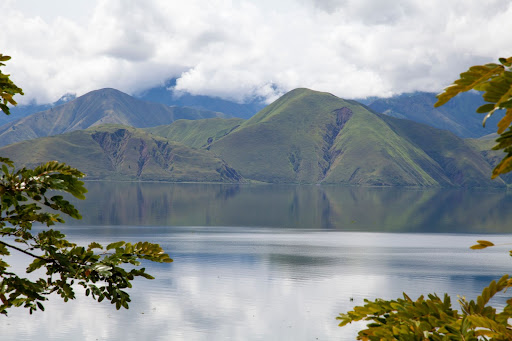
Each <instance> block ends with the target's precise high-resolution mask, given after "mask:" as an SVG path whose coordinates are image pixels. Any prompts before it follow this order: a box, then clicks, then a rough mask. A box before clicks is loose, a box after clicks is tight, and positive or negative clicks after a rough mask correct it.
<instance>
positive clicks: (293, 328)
mask: <svg viewBox="0 0 512 341" xmlns="http://www.w3.org/2000/svg"><path fill="white" fill-rule="evenodd" d="M88 187H89V189H90V192H89V195H88V199H87V200H86V201H85V202H81V203H80V204H79V205H80V206H79V208H80V210H81V212H82V213H83V214H84V219H83V221H81V222H79V223H78V224H67V225H65V226H63V227H62V229H63V231H64V232H65V233H66V234H67V235H68V237H69V238H70V239H71V240H73V241H75V242H78V243H80V244H84V245H85V244H87V243H88V242H89V241H91V240H96V241H100V242H102V243H109V242H112V241H117V240H125V241H139V240H148V241H152V242H157V243H160V244H161V245H162V246H163V248H164V249H165V250H166V251H167V252H168V253H169V254H170V255H171V256H172V257H173V258H174V260H175V262H174V263H171V264H152V263H149V262H148V263H147V264H145V266H146V267H147V268H148V272H149V273H151V274H153V275H154V276H155V277H156V279H155V280H153V281H148V280H138V281H136V283H135V285H134V288H133V290H132V292H131V295H132V303H131V306H130V310H127V311H126V310H121V311H116V310H115V308H114V307H113V306H110V305H109V304H106V303H105V302H102V303H101V304H98V303H96V302H94V301H92V300H91V299H88V298H84V297H81V296H80V295H79V296H80V297H79V299H77V300H76V301H73V302H69V303H62V302H61V301H60V298H59V297H52V298H51V300H50V302H49V303H47V304H46V312H44V313H41V312H37V313H35V315H33V316H29V315H28V312H26V311H24V310H12V311H11V313H10V316H9V318H7V319H6V318H0V328H1V331H2V340H4V339H5V340H35V339H37V340H70V339H73V340H144V339H152V340H317V339H318V340H333V339H338V340H354V339H355V335H356V332H357V328H358V327H359V326H348V327H344V328H339V327H337V322H336V320H335V317H336V316H337V315H338V314H339V313H340V312H345V311H347V310H349V309H350V308H352V307H353V306H354V305H357V304H362V303H363V299H365V298H367V299H375V298H377V297H381V298H387V299H392V298H397V297H400V296H401V294H402V292H403V291H405V292H407V293H408V294H409V295H410V296H411V297H414V298H416V297H417V296H418V295H421V294H427V293H430V292H437V293H439V294H443V293H445V292H447V293H450V294H451V295H453V298H454V300H455V299H456V295H457V294H460V295H465V296H467V297H475V296H476V295H477V293H479V292H480V291H481V290H482V288H483V287H485V286H486V285H487V284H488V283H489V282H490V281H491V280H492V279H497V278H499V277H501V275H502V274H504V273H506V272H508V271H509V269H510V264H511V263H510V257H509V256H508V247H507V246H501V247H496V248H491V249H488V250H483V251H471V250H469V248H468V247H469V246H470V245H472V244H474V242H475V240H477V239H480V238H485V239H491V240H493V241H495V242H497V243H508V242H509V241H510V236H509V235H508V234H507V233H508V232H509V227H508V226H509V225H510V224H507V221H508V222H510V221H511V220H510V218H512V217H510V216H509V215H510V211H511V210H510V209H507V208H510V203H511V202H510V195H509V194H508V193H507V192H467V191H457V190H449V191H420V190H410V189H402V190H400V189H380V188H339V187H321V186H232V185H227V186H222V185H196V184H182V185H172V184H151V183H148V184H128V183H107V184H105V183H89V184H88ZM489 234H492V235H489ZM23 262H24V259H22V258H20V257H17V258H16V259H15V260H14V263H15V266H17V267H20V266H22V265H23ZM351 299H352V300H351ZM504 300H505V296H500V297H498V298H497V299H496V301H495V304H497V305H503V302H504ZM454 303H455V305H456V302H454Z"/></svg>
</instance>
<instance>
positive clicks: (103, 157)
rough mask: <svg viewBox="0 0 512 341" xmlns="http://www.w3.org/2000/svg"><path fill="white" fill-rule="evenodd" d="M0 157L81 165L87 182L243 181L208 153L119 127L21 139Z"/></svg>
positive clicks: (19, 161) (21, 161)
mask: <svg viewBox="0 0 512 341" xmlns="http://www.w3.org/2000/svg"><path fill="white" fill-rule="evenodd" d="M0 155H2V156H4V157H10V158H13V159H15V160H16V163H17V164H19V165H23V166H33V165H37V164H40V163H41V162H44V161H48V160H58V161H61V162H65V163H67V164H69V165H71V166H73V167H80V169H81V170H82V171H83V172H84V173H85V174H86V175H87V179H107V180H164V181H174V182H182V181H193V182H196V181H197V182H240V181H242V178H241V176H240V175H239V174H238V172H236V171H235V170H233V169H232V168H230V167H229V166H228V165H227V164H226V163H225V162H224V161H222V160H221V159H219V158H216V157H215V156H213V155H212V154H211V153H209V152H208V151H205V150H197V149H192V148H189V147H187V146H184V145H182V144H179V143H176V142H172V141H169V140H167V139H164V138H159V137H156V136H151V135H149V134H148V133H146V132H144V131H142V130H140V129H135V128H132V127H127V126H121V125H102V126H98V127H93V128H90V129H87V130H79V131H74V132H71V133H66V134H62V135H57V136H51V137H44V138H38V139H35V140H30V141H23V142H19V143H15V144H12V145H9V146H6V147H3V148H1V149H0Z"/></svg>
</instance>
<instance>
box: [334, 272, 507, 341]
mask: <svg viewBox="0 0 512 341" xmlns="http://www.w3.org/2000/svg"><path fill="white" fill-rule="evenodd" d="M510 286H512V279H511V278H509V276H508V275H505V276H503V277H502V278H501V279H500V280H499V281H498V282H496V281H492V282H491V284H490V285H489V286H488V287H486V288H485V289H484V290H483V291H482V294H481V295H480V296H478V298H477V300H476V301H473V300H471V301H467V300H466V299H465V298H461V299H459V303H460V310H461V312H459V311H457V310H455V309H453V308H452V305H451V299H450V297H449V296H448V294H445V295H444V298H443V299H441V298H439V297H438V296H437V295H435V294H430V295H428V299H425V298H424V297H423V296H420V297H419V298H418V299H417V300H416V301H413V300H412V299H411V298H409V296H407V295H406V294H405V293H404V298H403V299H397V300H391V301H385V300H381V299H377V300H375V301H373V302H371V301H369V300H365V305H364V306H362V307H361V306H358V307H355V308H354V310H352V311H349V312H348V313H346V314H340V316H338V317H337V320H340V321H341V322H340V324H339V326H340V327H341V326H345V325H347V324H349V323H351V322H354V321H360V320H365V321H372V323H370V324H368V325H367V327H368V328H367V329H364V330H361V331H360V332H359V334H358V337H357V339H358V340H436V341H438V340H439V341H441V340H512V329H511V328H510V326H509V324H508V319H509V318H512V299H510V300H508V301H507V306H506V308H505V309H504V310H503V311H502V312H501V313H497V312H496V309H495V308H493V307H491V306H489V305H488V303H489V300H490V299H491V298H492V297H493V296H494V295H496V293H498V292H501V291H503V290H505V289H507V288H508V287H510Z"/></svg>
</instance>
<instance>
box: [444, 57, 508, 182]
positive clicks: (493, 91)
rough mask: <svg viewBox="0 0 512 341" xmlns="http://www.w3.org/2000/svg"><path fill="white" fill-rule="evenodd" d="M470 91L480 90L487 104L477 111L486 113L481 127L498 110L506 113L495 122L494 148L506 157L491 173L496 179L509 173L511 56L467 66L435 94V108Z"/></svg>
mask: <svg viewBox="0 0 512 341" xmlns="http://www.w3.org/2000/svg"><path fill="white" fill-rule="evenodd" d="M470 90H477V91H481V92H482V97H483V99H484V100H485V101H486V102H489V103H487V104H484V105H482V106H480V107H479V108H478V109H476V112H477V113H481V114H486V115H485V117H484V119H483V122H482V124H483V125H484V126H485V122H486V120H487V119H488V118H489V117H491V115H492V114H494V113H495V112H496V111H497V110H504V111H505V115H504V117H503V118H502V119H501V120H500V121H499V122H498V129H497V133H498V134H500V137H499V138H498V139H497V140H496V142H498V144H497V145H496V146H495V147H494V148H493V149H494V150H501V149H503V151H504V152H505V153H507V154H506V155H505V156H504V157H503V159H502V160H501V162H500V163H499V164H498V165H497V166H496V167H495V168H494V170H493V173H492V178H496V177H497V176H499V175H500V174H505V173H507V172H510V171H511V170H512V128H510V124H511V123H512V57H509V58H500V59H499V64H497V63H489V64H485V65H475V66H472V67H470V68H469V70H467V71H465V72H463V73H461V74H460V78H459V79H457V80H456V81H455V82H454V83H453V84H452V85H450V86H449V87H447V88H446V89H445V90H444V92H442V93H440V94H439V95H437V98H438V101H437V103H436V104H435V105H434V106H436V107H439V106H441V105H443V104H445V103H446V102H448V101H449V100H450V99H452V98H453V97H455V96H456V95H458V94H459V93H461V92H465V91H470ZM507 128H509V129H508V130H507Z"/></svg>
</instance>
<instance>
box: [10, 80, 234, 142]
mask: <svg viewBox="0 0 512 341" xmlns="http://www.w3.org/2000/svg"><path fill="white" fill-rule="evenodd" d="M212 117H227V116H226V115H225V114H222V113H218V112H213V111H209V110H203V109H196V108H188V107H169V106H166V105H163V104H158V103H150V102H145V101H142V100H139V99H136V98H134V97H132V96H129V95H127V94H125V93H123V92H121V91H118V90H115V89H100V90H95V91H91V92H89V93H87V94H85V95H83V96H80V97H78V98H76V99H74V100H72V101H69V102H67V103H64V104H62V105H59V106H57V107H54V108H51V109H48V110H46V111H42V112H39V113H35V114H32V115H29V116H27V117H24V118H21V119H19V120H16V121H13V122H9V123H7V124H5V125H3V126H1V127H0V146H5V145H8V144H11V143H15V142H19V141H23V140H30V139H34V138H38V137H45V136H51V135H57V134H63V133H67V132H70V131H74V130H80V129H87V128H89V127H92V126H95V125H101V124H105V123H113V124H123V125H127V126H132V127H136V128H144V127H153V126H158V125H162V124H170V123H172V122H173V121H175V120H178V119H183V118H187V119H202V118H212Z"/></svg>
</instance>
